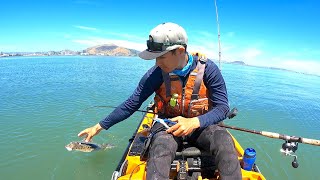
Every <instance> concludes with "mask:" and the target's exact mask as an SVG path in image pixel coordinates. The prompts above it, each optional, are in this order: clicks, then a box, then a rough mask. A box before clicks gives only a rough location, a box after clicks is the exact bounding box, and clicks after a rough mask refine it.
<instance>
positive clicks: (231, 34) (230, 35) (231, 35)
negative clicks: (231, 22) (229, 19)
mask: <svg viewBox="0 0 320 180" xmlns="http://www.w3.org/2000/svg"><path fill="white" fill-rule="evenodd" d="M234 35H235V32H227V36H228V37H233V36H234Z"/></svg>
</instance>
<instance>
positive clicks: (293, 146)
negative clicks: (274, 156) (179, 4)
mask: <svg viewBox="0 0 320 180" xmlns="http://www.w3.org/2000/svg"><path fill="white" fill-rule="evenodd" d="M297 150H298V142H292V141H290V140H287V141H285V142H284V143H283V144H282V147H281V149H280V152H282V153H283V154H284V155H286V156H293V157H294V159H293V161H292V163H291V164H292V167H294V168H298V166H299V164H298V161H297V158H298V156H297V155H295V154H294V153H295V152H296V151H297Z"/></svg>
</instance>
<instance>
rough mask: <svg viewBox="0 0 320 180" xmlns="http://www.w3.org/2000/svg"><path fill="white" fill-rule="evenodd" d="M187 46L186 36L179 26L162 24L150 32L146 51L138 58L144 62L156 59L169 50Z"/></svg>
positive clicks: (169, 23) (168, 23)
mask: <svg viewBox="0 0 320 180" xmlns="http://www.w3.org/2000/svg"><path fill="white" fill-rule="evenodd" d="M187 44H188V36H187V33H186V31H185V30H184V29H183V28H182V27H181V26H179V25H178V24H175V23H171V22H167V23H162V24H159V25H158V26H156V27H155V28H153V29H152V30H151V31H150V35H149V40H147V47H148V49H146V50H144V51H142V52H141V53H139V57H140V58H142V59H145V60H151V59H156V58H157V57H160V56H162V55H164V54H165V53H167V52H169V51H171V50H174V49H177V48H179V47H181V46H184V47H186V46H187Z"/></svg>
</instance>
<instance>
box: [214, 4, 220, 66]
mask: <svg viewBox="0 0 320 180" xmlns="http://www.w3.org/2000/svg"><path fill="white" fill-rule="evenodd" d="M214 5H215V7H216V17H217V28H218V42H219V69H220V71H221V44H220V25H219V15H218V6H217V0H214Z"/></svg>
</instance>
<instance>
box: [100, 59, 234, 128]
mask: <svg viewBox="0 0 320 180" xmlns="http://www.w3.org/2000/svg"><path fill="white" fill-rule="evenodd" d="M196 66H197V62H196V61H193V64H192V67H191V71H190V72H192V70H194V69H195V68H196ZM179 77H180V76H179ZM187 77H188V76H186V77H180V78H181V79H182V81H183V82H184V81H186V80H187ZM203 81H204V84H205V86H206V87H207V89H208V90H209V97H208V99H209V101H211V103H212V106H213V108H212V109H211V110H210V111H209V112H207V113H205V114H203V115H200V116H198V118H199V120H200V128H205V127H207V126H209V125H212V124H216V123H218V122H220V121H222V120H223V119H225V118H226V115H227V113H228V111H229V105H228V97H227V89H226V85H225V81H224V79H223V77H222V75H221V72H220V70H219V68H218V67H217V65H216V64H215V63H214V62H213V61H211V60H208V61H207V63H206V68H205V72H204V77H203ZM162 83H163V77H162V71H161V69H160V67H158V66H153V67H152V68H150V69H149V70H148V71H147V72H146V73H145V75H144V76H143V77H142V78H141V80H140V82H139V85H138V87H137V88H136V89H135V91H134V92H133V94H132V95H131V96H130V97H129V98H128V99H127V100H126V101H124V102H123V103H122V104H121V105H119V106H118V107H117V108H116V109H115V110H114V111H113V112H112V113H110V114H109V115H108V116H107V117H106V118H105V119H103V120H101V121H100V122H99V124H100V125H101V127H102V128H104V129H106V130H107V129H109V128H110V127H111V126H113V125H114V124H116V123H118V122H121V121H123V120H125V119H127V118H128V117H130V116H131V115H132V114H133V113H134V112H135V111H136V110H138V109H139V108H140V106H141V105H142V103H143V102H144V101H145V100H146V99H147V98H148V97H149V96H151V95H152V94H153V93H154V92H155V91H156V90H157V89H159V88H160V86H161V84H162Z"/></svg>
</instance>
